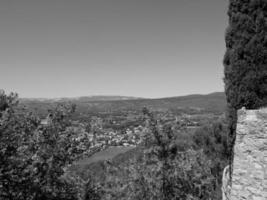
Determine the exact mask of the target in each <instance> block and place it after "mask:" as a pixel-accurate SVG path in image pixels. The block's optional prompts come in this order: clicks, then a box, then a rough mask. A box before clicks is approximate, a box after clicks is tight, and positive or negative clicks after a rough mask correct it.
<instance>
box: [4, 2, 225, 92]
mask: <svg viewBox="0 0 267 200" xmlns="http://www.w3.org/2000/svg"><path fill="white" fill-rule="evenodd" d="M227 4H228V1H227V0H31V1H30V0H0V88H2V89H4V90H6V91H7V92H10V91H15V92H18V93H19V95H20V96H21V97H69V96H86V95H128V96H138V97H165V96H180V95H185V94H192V93H210V92H214V91H223V81H222V78H223V66H222V59H223V55H224V51H225V45H224V32H225V28H226V26H227V16H226V11H227Z"/></svg>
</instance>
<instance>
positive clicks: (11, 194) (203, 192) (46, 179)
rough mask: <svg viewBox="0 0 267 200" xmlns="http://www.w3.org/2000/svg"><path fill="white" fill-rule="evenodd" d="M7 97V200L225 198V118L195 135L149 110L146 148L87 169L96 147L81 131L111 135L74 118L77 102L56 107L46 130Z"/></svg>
mask: <svg viewBox="0 0 267 200" xmlns="http://www.w3.org/2000/svg"><path fill="white" fill-rule="evenodd" d="M0 100H1V101H0V111H1V112H0V123H1V126H0V157H1V159H0V162H1V163H0V164H1V165H0V198H1V199H3V200H11V199H15V200H16V199H18V200H28V199H29V200H30V199H32V200H35V199H36V200H37V199H38V200H39V199H51V200H53V199H55V200H56V199H62V200H63V199H74V200H75V199H77V200H78V199H79V200H81V199H83V200H89V199H104V200H106V199H129V200H130V199H132V200H137V199H148V200H154V199H155V200H157V199H159V200H164V199H194V200H195V199H196V200H200V199H203V200H204V199H205V200H206V199H210V198H211V199H220V195H221V194H220V185H221V173H222V170H223V168H224V166H225V164H226V163H227V159H228V155H227V141H226V137H225V135H226V134H225V124H224V121H223V120H218V121H217V122H214V123H210V124H209V125H202V126H200V127H199V128H197V129H196V131H188V130H187V125H188V122H187V121H185V120H182V121H177V120H176V121H170V120H169V119H166V120H162V119H164V118H159V117H158V116H161V115H155V114H153V113H151V112H150V111H149V110H147V109H144V110H143V114H142V115H141V116H142V120H141V121H142V126H144V127H143V129H142V132H141V133H140V138H141V139H140V141H141V142H140V144H139V145H136V146H135V147H134V148H133V147H131V148H129V151H127V152H126V153H123V154H120V155H117V156H115V157H114V156H113V157H111V158H110V159H108V160H106V159H104V160H103V161H98V162H91V163H88V165H84V167H83V168H79V162H78V161H81V160H83V157H85V156H87V157H88V156H90V155H94V154H90V151H89V153H88V150H91V149H92V147H93V145H92V143H93V141H92V140H89V138H87V136H88V134H89V133H88V134H81V132H85V133H86V132H93V133H94V134H101V133H102V132H105V130H103V129H102V128H99V127H98V126H89V125H88V126H82V127H79V126H80V124H79V123H78V124H77V122H76V121H73V119H72V117H71V116H72V115H73V114H74V113H75V106H74V105H72V104H59V105H58V106H57V107H55V109H54V110H50V111H49V112H48V116H49V123H48V124H45V125H43V124H42V123H41V120H40V118H39V116H38V115H35V114H34V113H31V112H29V111H28V110H27V109H25V108H23V107H21V106H19V103H18V97H17V95H16V94H10V95H6V94H5V93H1V95H0ZM88 124H90V123H88ZM91 124H92V123H91ZM96 127H98V128H96ZM109 129H110V128H109ZM99 150H101V149H99ZM94 153H95V152H94ZM96 160H97V159H96Z"/></svg>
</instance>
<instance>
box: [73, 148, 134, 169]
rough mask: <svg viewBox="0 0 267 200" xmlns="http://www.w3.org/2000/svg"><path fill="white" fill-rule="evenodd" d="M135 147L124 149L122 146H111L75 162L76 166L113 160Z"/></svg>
mask: <svg viewBox="0 0 267 200" xmlns="http://www.w3.org/2000/svg"><path fill="white" fill-rule="evenodd" d="M133 148H135V147H130V146H128V147H124V146H113V147H109V148H107V149H105V150H103V151H100V152H97V153H95V154H94V155H92V156H91V157H88V158H85V159H82V160H80V161H78V162H77V165H89V164H92V163H95V162H98V161H104V160H111V159H113V158H114V157H115V156H117V155H119V154H122V153H125V152H127V151H129V150H131V149H133Z"/></svg>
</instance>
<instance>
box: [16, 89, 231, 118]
mask: <svg viewBox="0 0 267 200" xmlns="http://www.w3.org/2000/svg"><path fill="white" fill-rule="evenodd" d="M62 102H72V103H74V104H76V105H77V112H78V113H84V114H86V113H101V112H108V113H112V112H120V111H137V110H141V109H142V108H143V107H148V108H150V109H152V110H159V111H164V110H169V109H172V110H175V109H176V110H177V109H178V110H179V109H189V108H192V109H196V110H204V111H211V112H223V111H224V110H225V107H226V98H225V94H224V93H222V92H217V93H211V94H207V95H199V94H195V95H187V96H178V97H168V98H160V99H141V98H133V97H122V96H119V97H118V96H99V97H80V98H63V99H60V100H53V99H50V100H39V99H21V105H25V106H27V107H28V108H30V109H31V110H35V111H37V112H38V113H41V114H42V113H43V112H46V110H47V109H50V108H52V107H54V106H55V105H56V104H57V103H62Z"/></svg>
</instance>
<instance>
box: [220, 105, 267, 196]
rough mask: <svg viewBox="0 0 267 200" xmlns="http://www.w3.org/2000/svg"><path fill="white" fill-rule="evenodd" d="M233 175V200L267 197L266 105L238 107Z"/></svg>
mask: <svg viewBox="0 0 267 200" xmlns="http://www.w3.org/2000/svg"><path fill="white" fill-rule="evenodd" d="M232 178H233V179H232V187H231V191H230V194H229V199H230V200H267V109H266V108H265V109H260V110H245V109H242V110H240V111H238V123H237V136H236V143H235V147H234V163H233V177H232ZM225 198H227V197H225Z"/></svg>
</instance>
